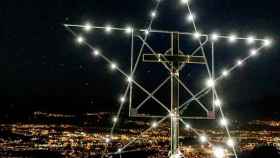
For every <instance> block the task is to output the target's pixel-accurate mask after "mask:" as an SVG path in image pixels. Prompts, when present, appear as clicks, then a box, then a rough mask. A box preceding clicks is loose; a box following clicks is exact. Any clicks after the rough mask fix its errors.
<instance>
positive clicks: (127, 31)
mask: <svg viewBox="0 0 280 158" xmlns="http://www.w3.org/2000/svg"><path fill="white" fill-rule="evenodd" d="M132 32H133V28H132V27H130V26H127V27H126V28H125V33H126V34H130V33H132Z"/></svg>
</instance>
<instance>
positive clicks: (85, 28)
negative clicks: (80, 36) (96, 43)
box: [84, 23, 92, 32]
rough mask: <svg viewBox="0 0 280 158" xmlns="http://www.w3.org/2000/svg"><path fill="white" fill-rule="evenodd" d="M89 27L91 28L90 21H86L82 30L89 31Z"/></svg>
mask: <svg viewBox="0 0 280 158" xmlns="http://www.w3.org/2000/svg"><path fill="white" fill-rule="evenodd" d="M91 29H92V25H91V24H90V23H86V24H85V26H84V30H85V31H86V32H89V31H90V30H91Z"/></svg>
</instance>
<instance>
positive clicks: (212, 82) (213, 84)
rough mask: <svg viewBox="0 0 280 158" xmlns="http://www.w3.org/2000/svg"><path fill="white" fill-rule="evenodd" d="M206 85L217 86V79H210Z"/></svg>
mask: <svg viewBox="0 0 280 158" xmlns="http://www.w3.org/2000/svg"><path fill="white" fill-rule="evenodd" d="M206 85H207V87H214V86H215V80H213V79H212V78H210V79H208V80H207V81H206Z"/></svg>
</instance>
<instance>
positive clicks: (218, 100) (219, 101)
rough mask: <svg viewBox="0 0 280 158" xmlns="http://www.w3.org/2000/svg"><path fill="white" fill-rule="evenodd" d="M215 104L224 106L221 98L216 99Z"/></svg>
mask: <svg viewBox="0 0 280 158" xmlns="http://www.w3.org/2000/svg"><path fill="white" fill-rule="evenodd" d="M214 105H215V106H216V107H220V106H222V101H221V100H220V99H216V100H214Z"/></svg>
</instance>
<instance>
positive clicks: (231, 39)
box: [228, 34, 237, 43]
mask: <svg viewBox="0 0 280 158" xmlns="http://www.w3.org/2000/svg"><path fill="white" fill-rule="evenodd" d="M236 40H237V36H236V35H234V34H231V35H230V36H229V38H228V41H229V42H230V43H234V42H236Z"/></svg>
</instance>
